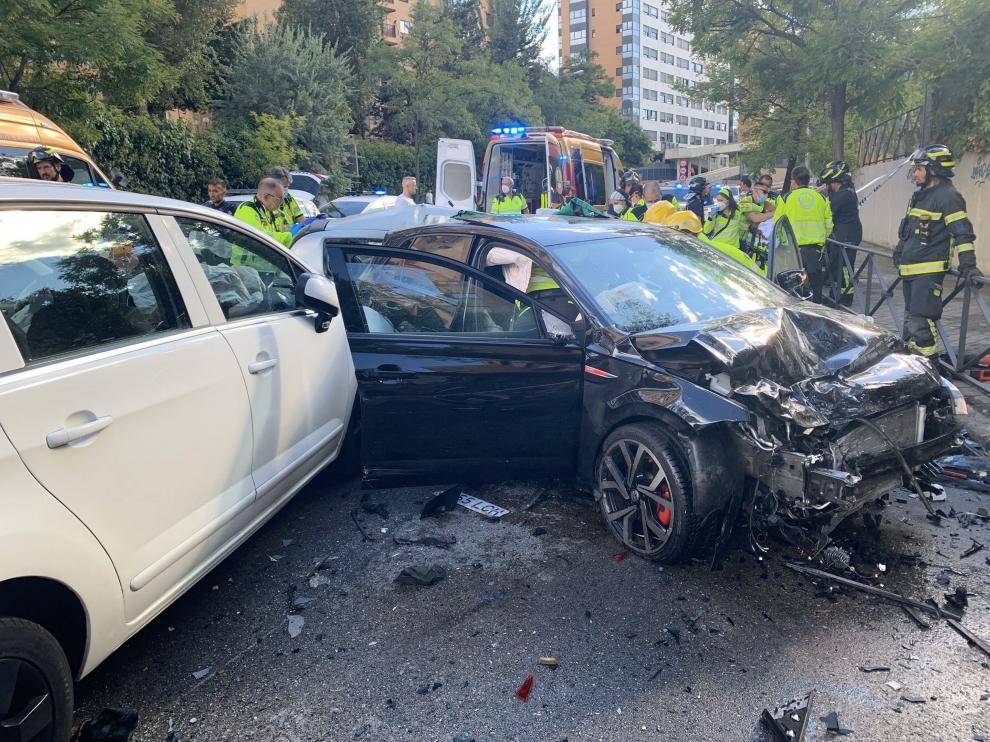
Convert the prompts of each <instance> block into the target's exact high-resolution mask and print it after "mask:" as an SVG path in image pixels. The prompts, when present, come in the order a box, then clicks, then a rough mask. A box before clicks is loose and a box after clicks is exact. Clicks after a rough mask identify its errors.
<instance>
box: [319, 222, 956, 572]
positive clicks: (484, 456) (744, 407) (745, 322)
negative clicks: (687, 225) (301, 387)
mask: <svg viewBox="0 0 990 742" xmlns="http://www.w3.org/2000/svg"><path fill="white" fill-rule="evenodd" d="M307 239H308V240H322V247H323V257H324V260H325V269H326V272H327V273H328V275H330V276H332V277H333V278H334V279H335V282H336V286H337V292H338V297H339V301H340V310H341V313H342V316H343V319H344V322H345V323H346V327H347V331H348V336H349V339H350V345H351V350H352V354H353V358H354V366H355V370H356V373H357V379H358V385H359V397H360V420H361V429H362V457H363V462H364V467H365V478H366V481H367V482H368V483H369V484H372V485H391V484H399V483H402V484H409V483H413V482H419V483H427V482H453V481H459V482H465V483H469V482H480V481H485V480H492V479H501V480H508V479H521V478H524V477H530V476H534V475H535V476H540V475H565V476H575V475H576V477H577V480H578V482H579V483H580V484H582V485H584V486H586V487H587V488H588V489H590V490H591V491H592V492H593V493H594V497H595V499H596V501H597V502H598V504H599V506H600V508H601V513H602V516H603V517H604V519H605V522H606V524H607V526H608V528H609V529H610V530H611V531H612V533H613V534H614V535H615V537H616V538H617V539H618V540H619V541H620V542H621V543H622V544H623V545H624V546H625V547H626V548H628V549H629V550H630V551H633V552H635V553H636V554H639V555H641V556H644V557H648V558H651V559H656V560H659V561H663V562H674V561H678V560H682V559H685V558H687V557H689V556H691V555H694V554H699V553H701V552H704V551H705V550H706V549H709V548H710V546H711V544H712V543H713V541H714V540H715V539H716V537H717V535H718V534H719V533H720V531H721V529H722V525H723V521H726V520H728V519H729V518H731V519H734V518H735V516H736V514H737V513H738V512H739V511H740V510H741V511H742V514H743V516H744V517H745V519H746V522H748V523H749V525H750V528H751V529H752V533H753V534H754V535H755V536H756V537H757V538H758V539H759V538H760V534H761V533H763V532H764V531H765V530H767V529H769V528H770V527H774V528H777V529H780V530H781V531H782V532H783V533H784V534H785V535H788V536H790V537H791V538H793V539H794V540H795V541H798V542H799V543H802V544H803V545H805V546H807V547H808V549H809V550H818V549H821V548H823V547H824V546H825V544H826V543H827V542H828V534H829V533H830V532H831V531H832V529H834V528H835V526H836V525H837V524H838V523H839V522H841V521H842V520H843V519H844V518H846V517H848V516H849V515H850V514H852V513H855V512H857V511H859V510H861V509H862V508H864V506H866V505H867V504H869V503H873V502H874V501H876V500H878V499H879V498H881V497H883V496H884V495H886V494H887V493H889V492H890V491H891V490H892V489H893V488H896V487H899V486H901V485H902V483H904V482H905V481H906V479H907V478H908V477H910V476H911V474H910V472H911V471H913V470H915V469H916V468H917V467H919V466H920V465H922V464H924V463H926V462H928V461H930V460H931V459H933V458H936V457H938V456H941V455H943V454H945V453H947V452H949V451H951V450H953V449H954V448H956V447H957V446H958V444H959V440H958V431H959V425H958V421H957V418H956V416H957V415H958V414H963V413H964V412H965V403H964V402H963V401H962V397H961V395H960V394H959V392H958V390H957V389H956V388H955V387H954V386H953V385H952V384H950V383H949V382H948V381H946V380H944V379H942V378H940V375H939V373H938V371H937V369H936V368H935V367H934V366H933V365H932V363H931V362H930V361H929V360H927V359H925V358H922V357H919V356H915V355H911V354H909V353H908V352H907V349H906V347H905V345H904V343H903V342H902V341H901V340H900V339H898V338H897V337H895V336H894V335H892V334H890V333H888V332H886V331H884V330H882V329H880V328H878V327H876V326H875V325H874V324H872V322H871V321H870V320H868V319H866V318H863V317H859V316H856V315H853V314H850V313H848V312H845V311H841V310H837V309H830V308H826V307H822V306H818V305H815V304H810V303H808V302H803V301H800V300H798V299H796V298H794V297H793V296H791V295H790V294H789V293H787V292H785V291H784V290H782V289H781V288H779V287H778V286H777V285H775V284H774V283H773V282H771V281H769V280H766V279H764V278H762V277H759V276H757V275H756V274H754V273H752V272H750V271H748V270H747V269H745V268H743V267H742V266H740V265H738V264H736V263H735V262H733V261H731V260H729V259H728V258H726V257H724V256H723V255H722V254H721V253H719V252H717V251H716V250H713V249H710V248H708V247H707V246H705V245H702V244H700V243H699V242H697V241H696V240H693V239H691V238H688V237H685V236H682V235H680V234H679V233H676V232H673V231H670V230H667V229H661V228H654V227H650V226H646V225H639V224H635V223H630V222H620V221H605V220H586V219H569V218H564V217H528V218H506V217H502V218H499V217H482V216H478V217H471V216H465V217H461V218H457V219H452V220H450V221H448V222H447V223H444V224H434V225H430V226H423V227H417V228H414V229H405V230H401V231H397V232H393V233H391V234H388V235H387V236H386V237H385V238H384V240H382V241H376V242H371V241H368V240H367V239H366V240H364V241H362V240H355V241H351V242H348V241H347V240H344V239H341V238H340V237H333V238H331V237H330V236H329V233H327V235H323V234H322V233H320V232H319V231H317V232H315V233H312V234H310V235H308V236H307ZM781 244H782V245H784V246H785V247H786V246H787V241H786V240H782V241H781ZM793 252H794V251H793V248H791V252H790V253H787V254H785V253H783V252H782V253H780V255H779V257H778V269H777V270H772V271H771V275H772V276H775V277H776V278H777V280H778V282H779V283H781V284H793V283H795V280H794V274H795V270H793V269H792V270H785V268H787V267H788V266H789V265H790V266H792V267H793V265H797V263H796V256H792V255H791V253H793ZM789 261H792V262H791V263H789ZM521 289H537V290H535V291H533V290H531V291H530V292H529V293H527V292H526V291H525V290H521ZM727 516H728V517H727Z"/></svg>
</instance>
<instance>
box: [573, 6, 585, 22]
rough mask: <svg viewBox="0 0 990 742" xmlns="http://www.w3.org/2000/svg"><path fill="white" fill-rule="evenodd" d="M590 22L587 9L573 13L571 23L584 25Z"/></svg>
mask: <svg viewBox="0 0 990 742" xmlns="http://www.w3.org/2000/svg"><path fill="white" fill-rule="evenodd" d="M587 20H588V11H587V9H586V8H581V9H580V10H572V11H571V23H584V22H585V21H587Z"/></svg>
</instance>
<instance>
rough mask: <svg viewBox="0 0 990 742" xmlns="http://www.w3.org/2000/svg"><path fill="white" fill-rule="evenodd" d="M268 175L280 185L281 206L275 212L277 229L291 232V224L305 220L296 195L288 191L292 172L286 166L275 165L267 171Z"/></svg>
mask: <svg viewBox="0 0 990 742" xmlns="http://www.w3.org/2000/svg"><path fill="white" fill-rule="evenodd" d="M268 177H269V178H272V179H274V180H277V181H278V182H279V183H280V184H281V186H282V206H281V207H280V208H279V210H278V212H277V213H276V214H275V219H276V224H277V225H278V228H279V231H282V232H291V231H292V225H293V224H298V223H299V222H302V221H305V220H306V215H305V214H303V210H302V207H301V206H300V205H299V202H298V201H297V200H296V197H295V196H293V195H292V194H291V193H289V186H291V185H292V174H291V173H290V172H289V171H288V169H287V168H284V167H282V166H281V165H276V166H275V167H273V168H272V169H271V170H269V171H268Z"/></svg>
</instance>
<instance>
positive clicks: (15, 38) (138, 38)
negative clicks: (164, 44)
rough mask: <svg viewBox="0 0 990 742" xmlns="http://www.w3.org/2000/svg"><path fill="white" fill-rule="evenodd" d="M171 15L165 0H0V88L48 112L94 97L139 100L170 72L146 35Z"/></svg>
mask: <svg viewBox="0 0 990 742" xmlns="http://www.w3.org/2000/svg"><path fill="white" fill-rule="evenodd" d="M174 19H175V6H174V5H173V3H172V2H171V1H170V0H73V2H58V1H57V0H17V1H16V2H3V3H0V86H2V87H3V88H5V89H7V90H11V91H13V92H15V93H20V94H21V95H23V96H24V98H25V100H26V101H27V102H28V103H29V104H32V105H36V106H38V107H43V108H44V110H46V112H49V113H50V114H51V115H53V116H60V114H61V113H62V112H63V111H66V110H71V109H72V108H73V107H74V106H75V107H78V106H79V105H80V102H81V100H82V99H89V100H92V99H93V98H95V97H96V95H97V94H99V95H100V96H101V97H102V98H103V99H104V100H105V101H106V102H107V103H110V104H113V105H120V106H127V107H133V106H140V105H143V104H144V103H146V102H147V101H148V99H150V98H152V97H153V96H155V95H157V94H158V93H159V92H160V91H161V90H162V89H163V88H164V87H165V86H166V84H167V83H168V80H169V78H170V76H171V75H172V72H171V71H170V70H169V68H168V66H167V64H166V62H165V59H164V56H163V55H162V53H161V51H160V50H159V49H158V48H156V47H155V45H154V44H153V43H152V42H151V41H149V39H148V36H149V34H150V33H151V30H152V29H154V28H155V27H157V26H159V25H161V24H165V23H170V22H173V21H174Z"/></svg>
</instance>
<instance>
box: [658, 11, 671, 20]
mask: <svg viewBox="0 0 990 742" xmlns="http://www.w3.org/2000/svg"><path fill="white" fill-rule="evenodd" d="M660 20H661V21H663V22H664V23H670V11H667V10H661V11H660Z"/></svg>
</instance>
